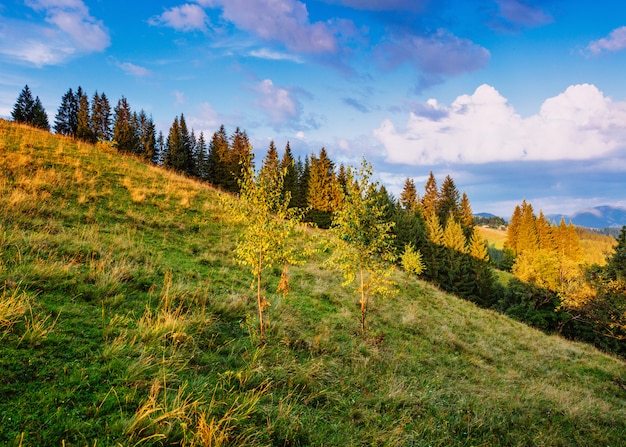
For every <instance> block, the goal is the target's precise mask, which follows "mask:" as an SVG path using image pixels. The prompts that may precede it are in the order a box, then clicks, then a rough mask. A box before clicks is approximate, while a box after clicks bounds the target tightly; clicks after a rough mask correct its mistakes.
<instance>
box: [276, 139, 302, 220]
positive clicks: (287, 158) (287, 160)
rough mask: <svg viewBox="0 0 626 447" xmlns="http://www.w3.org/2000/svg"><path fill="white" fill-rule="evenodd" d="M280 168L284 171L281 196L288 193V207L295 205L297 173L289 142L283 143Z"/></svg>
mask: <svg viewBox="0 0 626 447" xmlns="http://www.w3.org/2000/svg"><path fill="white" fill-rule="evenodd" d="M280 170H281V171H283V170H284V171H285V179H284V182H283V197H286V196H287V193H288V194H289V196H290V198H289V207H290V208H291V207H294V206H296V205H295V203H296V195H297V194H298V173H297V172H296V163H295V160H294V159H293V155H292V153H291V147H290V146H289V142H287V144H286V145H285V152H284V153H283V158H282V159H281V160H280Z"/></svg>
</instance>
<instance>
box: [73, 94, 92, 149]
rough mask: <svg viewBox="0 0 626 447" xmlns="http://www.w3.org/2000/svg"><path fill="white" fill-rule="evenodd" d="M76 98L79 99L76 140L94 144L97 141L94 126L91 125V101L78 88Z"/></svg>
mask: <svg viewBox="0 0 626 447" xmlns="http://www.w3.org/2000/svg"><path fill="white" fill-rule="evenodd" d="M76 96H77V97H78V112H77V115H76V138H78V139H80V140H83V141H87V142H93V141H95V138H94V132H93V126H92V123H91V114H90V108H89V99H88V98H87V95H86V94H85V93H84V92H83V90H82V88H81V87H78V91H77V93H76Z"/></svg>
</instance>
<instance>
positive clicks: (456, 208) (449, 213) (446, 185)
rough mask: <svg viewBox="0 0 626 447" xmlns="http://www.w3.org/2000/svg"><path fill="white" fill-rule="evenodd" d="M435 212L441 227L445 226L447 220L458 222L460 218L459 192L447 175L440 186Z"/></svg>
mask: <svg viewBox="0 0 626 447" xmlns="http://www.w3.org/2000/svg"><path fill="white" fill-rule="evenodd" d="M437 210H438V213H439V221H440V222H441V225H442V226H443V227H445V226H446V224H447V222H448V219H457V220H459V219H460V217H461V216H460V214H461V213H460V195H459V191H458V190H457V189H456V185H455V184H454V180H452V177H450V176H449V175H447V176H446V178H445V179H444V180H443V183H442V184H441V191H440V192H439V201H438V205H437Z"/></svg>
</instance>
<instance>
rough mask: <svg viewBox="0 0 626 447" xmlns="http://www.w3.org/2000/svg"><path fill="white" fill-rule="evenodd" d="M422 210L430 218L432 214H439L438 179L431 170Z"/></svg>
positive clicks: (425, 188)
mask: <svg viewBox="0 0 626 447" xmlns="http://www.w3.org/2000/svg"><path fill="white" fill-rule="evenodd" d="M422 210H423V213H424V217H425V218H428V217H429V216H430V215H431V214H437V212H438V210H439V191H438V189H437V181H436V180H435V176H434V175H433V172H432V171H430V175H429V176H428V180H427V181H426V186H425V187H424V196H423V197H422Z"/></svg>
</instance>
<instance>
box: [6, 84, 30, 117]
mask: <svg viewBox="0 0 626 447" xmlns="http://www.w3.org/2000/svg"><path fill="white" fill-rule="evenodd" d="M34 107H35V100H34V99H33V94H32V93H31V91H30V88H28V85H25V86H24V88H23V89H22V91H21V92H20V94H19V96H18V97H17V100H16V101H15V105H14V106H13V111H12V112H11V117H12V118H13V121H15V122H16V123H24V124H32V122H33V109H34Z"/></svg>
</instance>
